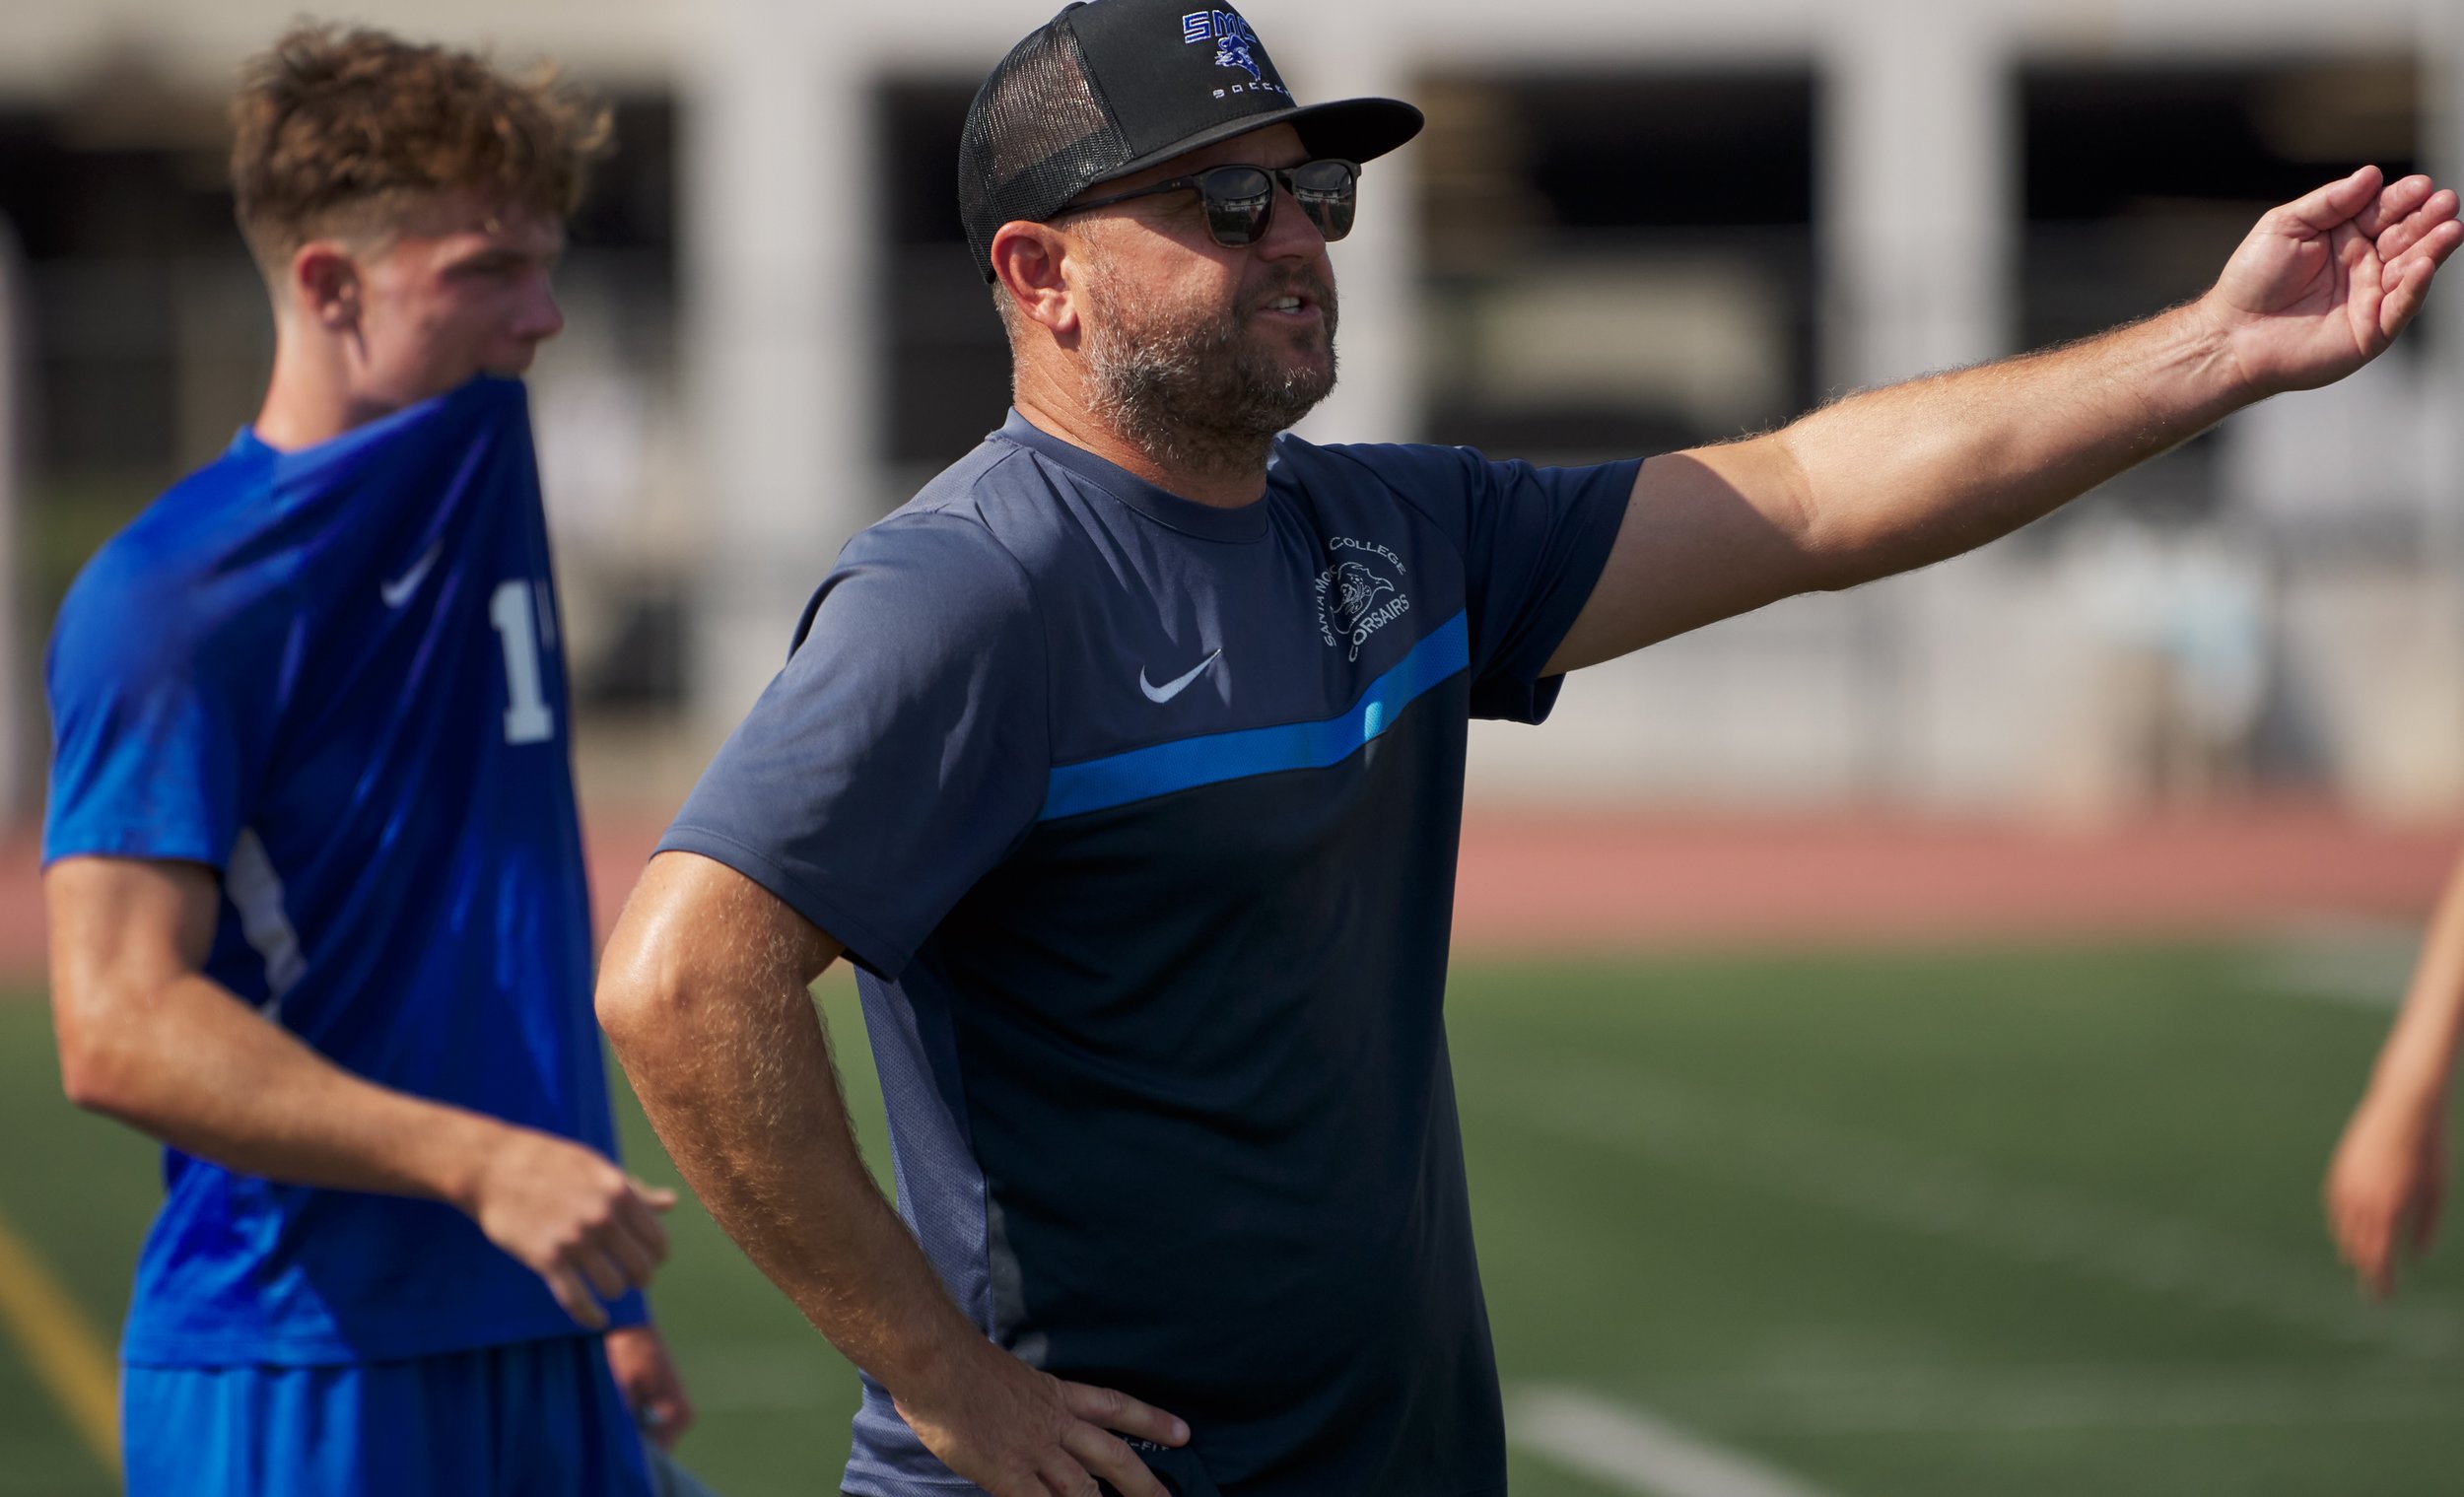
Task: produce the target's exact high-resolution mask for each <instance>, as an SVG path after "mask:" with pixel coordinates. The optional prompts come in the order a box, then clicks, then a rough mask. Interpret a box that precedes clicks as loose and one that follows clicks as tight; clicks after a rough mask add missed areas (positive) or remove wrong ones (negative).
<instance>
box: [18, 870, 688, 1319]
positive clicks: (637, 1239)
mask: <svg viewBox="0 0 2464 1497" xmlns="http://www.w3.org/2000/svg"><path fill="white" fill-rule="evenodd" d="M219 902H220V893H219V890H218V887H217V884H216V881H215V875H214V873H213V872H212V870H210V869H208V868H205V867H203V866H201V865H199V864H195V863H181V862H165V861H156V860H152V859H140V858H120V857H66V858H62V859H61V860H60V861H58V862H56V863H54V864H52V865H51V866H50V867H49V868H48V869H46V870H45V871H44V873H43V903H44V906H45V908H46V910H47V913H48V917H49V920H50V936H51V1004H52V1022H53V1025H54V1027H55V1029H56V1031H57V1035H58V1040H59V1053H60V1079H61V1084H62V1086H63V1088H64V1089H65V1090H66V1091H67V1093H68V1096H69V1100H71V1101H72V1102H74V1103H76V1104H77V1105H78V1106H80V1107H83V1108H87V1109H90V1110H92V1111H95V1112H100V1113H104V1114H107V1115H109V1116H111V1117H114V1118H117V1119H119V1120H120V1121H122V1122H124V1123H130V1124H132V1125H133V1126H136V1127H138V1128H141V1129H143V1130H144V1131H146V1132H148V1133H151V1134H153V1135H154V1136H155V1137H157V1138H160V1139H162V1140H164V1141H165V1142H167V1143H169V1144H171V1145H172V1146H173V1147H175V1148H178V1149H180V1150H182V1151H184V1152H186V1153H189V1154H192V1155H195V1156H197V1157H198V1158H201V1159H210V1160H212V1161H214V1162H215V1163H217V1164H220V1165H223V1166H225V1167H226V1168H229V1169H233V1170H238V1171H240V1172H242V1173H245V1174H249V1175H256V1176H260V1177H263V1178H265V1179H268V1180H279V1181H287V1182H291V1183H294V1184H299V1185H309V1186H322V1187H326V1188H329V1189H336V1190H348V1191H378V1192H382V1193H385V1194H392V1195H413V1196H424V1197H428V1198H431V1199H436V1200H442V1201H445V1202H447V1203H449V1204H451V1205H453V1206H455V1207H456V1208H458V1209H460V1210H461V1211H462V1212H464V1213H465V1214H466V1215H468V1216H470V1217H471V1218H472V1219H473V1220H474V1221H476V1222H477V1223H478V1224H479V1227H480V1229H481V1230H482V1231H484V1232H485V1233H486V1234H487V1235H488V1238H489V1240H490V1241H492V1242H494V1243H495V1244H496V1245H497V1246H498V1247H499V1248H501V1249H503V1250H504V1251H505V1252H506V1253H508V1254H510V1255H512V1256H513V1258H515V1259H518V1260H520V1261H521V1262H522V1263H523V1264H524V1265H525V1266H527V1267H528V1268H530V1269H531V1270H532V1271H533V1272H535V1273H537V1274H538V1275H539V1276H540V1278H541V1279H542V1280H543V1281H544V1282H545V1283H546V1284H547V1286H548V1289H549V1291H550V1292H551V1293H553V1294H554V1295H555V1296H556V1299H557V1302H558V1303H559V1304H561V1305H563V1306H564V1307H565V1311H566V1313H567V1314H568V1315H571V1316H572V1317H573V1318H574V1320H575V1322H576V1323H577V1324H578V1325H580V1326H582V1327H586V1328H590V1329H598V1328H600V1327H604V1326H605V1325H606V1324H607V1315H606V1312H605V1311H604V1310H603V1309H602V1308H601V1307H600V1305H599V1298H601V1297H603V1298H607V1299H614V1298H616V1297H617V1296H619V1295H621V1294H623V1293H624V1292H625V1291H627V1290H628V1289H632V1288H637V1287H640V1286H642V1285H646V1284H648V1283H649V1282H650V1277H651V1274H652V1273H653V1272H654V1271H655V1270H656V1269H657V1267H658V1264H659V1261H660V1260H661V1259H664V1258H665V1257H666V1253H667V1238H666V1233H665V1231H664V1229H663V1228H661V1227H660V1225H659V1223H658V1218H657V1215H656V1213H657V1212H659V1211H663V1210H665V1209H666V1208H667V1207H668V1206H670V1205H672V1204H674V1202H675V1197H674V1195H673V1194H672V1193H670V1192H668V1191H660V1190H655V1189H653V1188H651V1187H649V1186H646V1185H643V1184H642V1183H641V1182H639V1181H636V1180H633V1179H632V1178H630V1177H629V1176H627V1175H626V1174H625V1172H624V1171H623V1170H621V1169H619V1168H618V1167H617V1166H616V1165H615V1164H614V1163H613V1162H612V1161H610V1160H608V1159H606V1158H604V1157H602V1156H601V1155H599V1154H597V1153H596V1152H594V1151H592V1150H590V1149H588V1148H585V1147H583V1146H582V1145H581V1144H579V1143H575V1142H573V1141H571V1140H569V1139H565V1138H559V1137H556V1136H554V1135H551V1134H548V1133H543V1132H539V1131H536V1130H534V1129H530V1128H524V1127H517V1126H514V1125H513V1124H512V1123H504V1122H501V1121H500V1120H497V1119H494V1118H489V1117H486V1116H483V1115H481V1114H478V1113H474V1112H470V1111H468V1110H466V1109H462V1108H457V1107H451V1106H447V1105H445V1104H443V1103H438V1102H431V1101H427V1100H424V1099H422V1098H418V1097H413V1096H410V1095H407V1094H405V1093H402V1092H397V1091H393V1090H390V1089H388V1088H385V1087H381V1086H377V1085H375V1084H374V1083H372V1082H369V1081H365V1080H362V1079H361V1078H359V1077H357V1076H354V1075H352V1074H351V1073H350V1072H348V1071H345V1070H343V1069H342V1068H341V1067H339V1066H336V1065H335V1064H333V1063H332V1062H331V1061H329V1060H327V1059H326V1058H325V1057H324V1056H322V1055H318V1054H317V1053H316V1052H315V1051H313V1050H311V1049H309V1048H308V1046H306V1045H304V1044H302V1043H301V1042H300V1041H299V1040H298V1039H297V1038H296V1037H294V1036H293V1035H291V1034H289V1033H288V1032H286V1031H285V1030H283V1029H282V1028H281V1026H279V1025H277V1024H275V1023H273V1022H271V1021H270V1020H269V1019H267V1018H266V1017H265V1016H264V1015H262V1014H259V1013H258V1012H256V1011H255V1010H254V1009H253V1008H251V1007H249V1006H248V1004H246V1003H245V1002H243V1001H242V1000H241V999H240V997H239V996H238V995H237V994H235V993H233V992H232V991H231V990H230V989H228V988H226V987H221V986H220V985H218V984H216V983H215V982H213V981H212V980H211V979H209V978H207V977H205V976H204V974H203V971H202V969H203V967H204V965H205V959H206V954H207V952H208V951H209V949H210V948H211V946H212V944H213V939H214V921H215V916H216V912H217V910H218V908H219ZM592 1291H596V1295H595V1296H594V1295H593V1293H592Z"/></svg>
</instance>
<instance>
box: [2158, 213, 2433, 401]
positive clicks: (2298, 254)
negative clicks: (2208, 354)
mask: <svg viewBox="0 0 2464 1497" xmlns="http://www.w3.org/2000/svg"><path fill="white" fill-rule="evenodd" d="M2459 243H2464V226H2459V225H2458V224H2457V223H2456V195H2455V194H2454V193H2453V192H2450V191H2448V190H2446V189H2445V188H2436V189H2433V188H2432V186H2431V184H2430V178H2429V177H2427V176H2408V177H2405V178H2403V179H2401V180H2399V181H2395V182H2391V183H2387V184H2385V185H2383V186H2382V185H2381V181H2380V176H2379V171H2378V169H2377V168H2376V167H2363V168H2362V169H2361V170H2359V171H2356V172H2354V173H2353V174H2352V175H2351V176H2348V177H2346V178H2344V179H2343V180H2341V181H2334V182H2329V183H2328V184H2327V185H2326V186H2324V187H2321V188H2319V189H2318V190H2317V191H2315V192H2312V193H2310V194H2309V195H2308V196H2306V197H2302V198H2299V199H2296V200H2295V201H2293V202H2291V203H2287V204H2286V205H2285V206H2283V207H2281V208H2277V209H2274V210H2272V211H2270V212H2269V213H2268V214H2267V215H2266V216H2265V217H2264V218H2262V219H2260V220H2259V223H2258V227H2256V228H2254V229H2252V230H2251V231H2250V235H2249V237H2248V238H2245V239H2243V240H2242V241H2241V247H2240V248H2238V249H2236V250H2234V251H2233V256H2232V258H2231V260H2229V261H2228V262H2226V264H2225V266H2224V275H2223V276H2221V277H2220V278H2219V279H2218V280H2217V283H2216V286H2215V288H2214V289H2213V290H2211V291H2210V292H2209V293H2208V294H2207V296H2205V297H2204V298H2202V299H2201V301H2200V309H2201V310H2202V311H2203V312H2205V313H2206V314H2207V315H2208V316H2209V317H2210V318H2211V319H2212V320H2213V323H2214V325H2215V327H2216V328H2217V330H2218V331H2219V332H2220V333H2221V334H2222V335H2223V336H2224V348H2225V350H2226V352H2227V355H2228V357H2229V358H2230V359H2231V360H2232V361H2233V363H2234V364H2235V365H2236V366H2237V367H2238V368H2239V370H2240V373H2241V375H2242V377H2243V378H2244V379H2245V380H2246V381H2248V383H2249V385H2250V387H2251V388H2252V389H2253V390H2255V391H2257V392H2259V393H2263V394H2272V393H2275V392H2277V391H2279V390H2297V389H2311V388H2315V387H2316V386H2318V385H2322V384H2326V383H2328V382H2330V381H2332V380H2336V379H2341V378H2343V377H2344V376H2345V375H2347V374H2351V373H2353V372H2354V371H2355V370H2357V369H2359V368H2361V366H2362V365H2364V364H2366V363H2368V362H2369V361H2370V360H2372V359H2375V358H2376V357H2378V355H2379V354H2380V353H2382V352H2384V351H2385V349H2386V347H2387V345H2388V344H2389V343H2390V342H2392V341H2394V339H2395V335H2396V334H2397V333H2398V332H2401V331H2402V330H2403V328H2404V324H2406V323H2407V322H2410V321H2411V320H2413V314H2414V313H2415V312H2418V311H2420V310H2421V307H2422V299H2423V298H2424V297H2425V296H2427V295H2428V294H2429V292H2430V278H2431V277H2432V276H2433V275H2435V274H2436V273H2437V270H2438V266H2439V264H2440V262H2441V261H2443V260H2445V259H2446V257H2447V256H2448V255H2450V254H2452V253H2453V252H2454V251H2455V247H2456V245H2457V244H2459Z"/></svg>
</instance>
